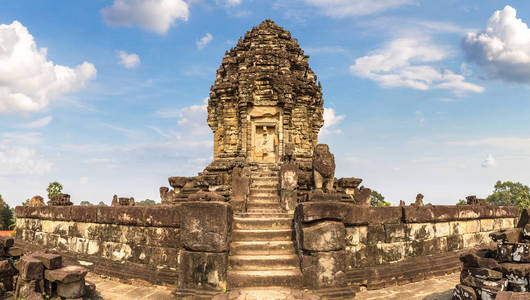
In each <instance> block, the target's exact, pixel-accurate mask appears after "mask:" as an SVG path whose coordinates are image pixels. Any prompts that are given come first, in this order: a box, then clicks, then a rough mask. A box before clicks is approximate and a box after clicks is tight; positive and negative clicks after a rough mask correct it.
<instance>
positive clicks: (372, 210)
mask: <svg viewBox="0 0 530 300" xmlns="http://www.w3.org/2000/svg"><path fill="white" fill-rule="evenodd" d="M401 217H402V211H401V207H396V206H387V207H368V206H360V205H354V206H351V207H350V208H349V211H348V214H347V215H346V216H345V219H344V223H346V224H350V225H366V224H398V223H400V222H401Z"/></svg>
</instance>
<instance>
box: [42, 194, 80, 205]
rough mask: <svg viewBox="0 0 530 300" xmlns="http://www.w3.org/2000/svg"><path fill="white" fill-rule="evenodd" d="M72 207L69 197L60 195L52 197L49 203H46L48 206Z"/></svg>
mask: <svg viewBox="0 0 530 300" xmlns="http://www.w3.org/2000/svg"><path fill="white" fill-rule="evenodd" d="M71 205H74V204H73V203H72V202H71V201H70V195H68V194H63V193H60V194H58V195H55V196H53V197H52V198H51V199H50V201H48V206H71Z"/></svg>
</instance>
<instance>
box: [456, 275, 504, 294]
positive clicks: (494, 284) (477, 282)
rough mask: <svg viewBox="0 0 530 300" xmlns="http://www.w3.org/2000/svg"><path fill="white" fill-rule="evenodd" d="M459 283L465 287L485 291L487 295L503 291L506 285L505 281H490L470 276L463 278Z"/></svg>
mask: <svg viewBox="0 0 530 300" xmlns="http://www.w3.org/2000/svg"><path fill="white" fill-rule="evenodd" d="M461 282H462V284H465V285H467V286H470V287H474V288H476V289H480V290H482V291H486V292H489V293H495V294H496V293H497V292H499V291H502V290H504V289H505V287H506V285H507V282H506V279H501V280H490V279H482V278H478V277H475V276H472V275H468V276H464V277H463V278H462V279H461ZM482 298H484V297H482Z"/></svg>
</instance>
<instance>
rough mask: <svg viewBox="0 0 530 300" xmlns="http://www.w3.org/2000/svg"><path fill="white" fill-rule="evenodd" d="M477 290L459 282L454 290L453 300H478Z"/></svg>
mask: <svg viewBox="0 0 530 300" xmlns="http://www.w3.org/2000/svg"><path fill="white" fill-rule="evenodd" d="M477 299H478V298H477V293H476V292H475V290H474V289H473V288H472V287H470V286H466V285H463V284H457V285H456V287H455V289H454V290H453V300H477Z"/></svg>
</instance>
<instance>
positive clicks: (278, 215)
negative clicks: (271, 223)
mask: <svg viewBox="0 0 530 300" xmlns="http://www.w3.org/2000/svg"><path fill="white" fill-rule="evenodd" d="M234 217H238V218H291V219H292V218H293V215H292V214H288V213H284V212H280V213H249V212H246V213H236V214H234Z"/></svg>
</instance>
